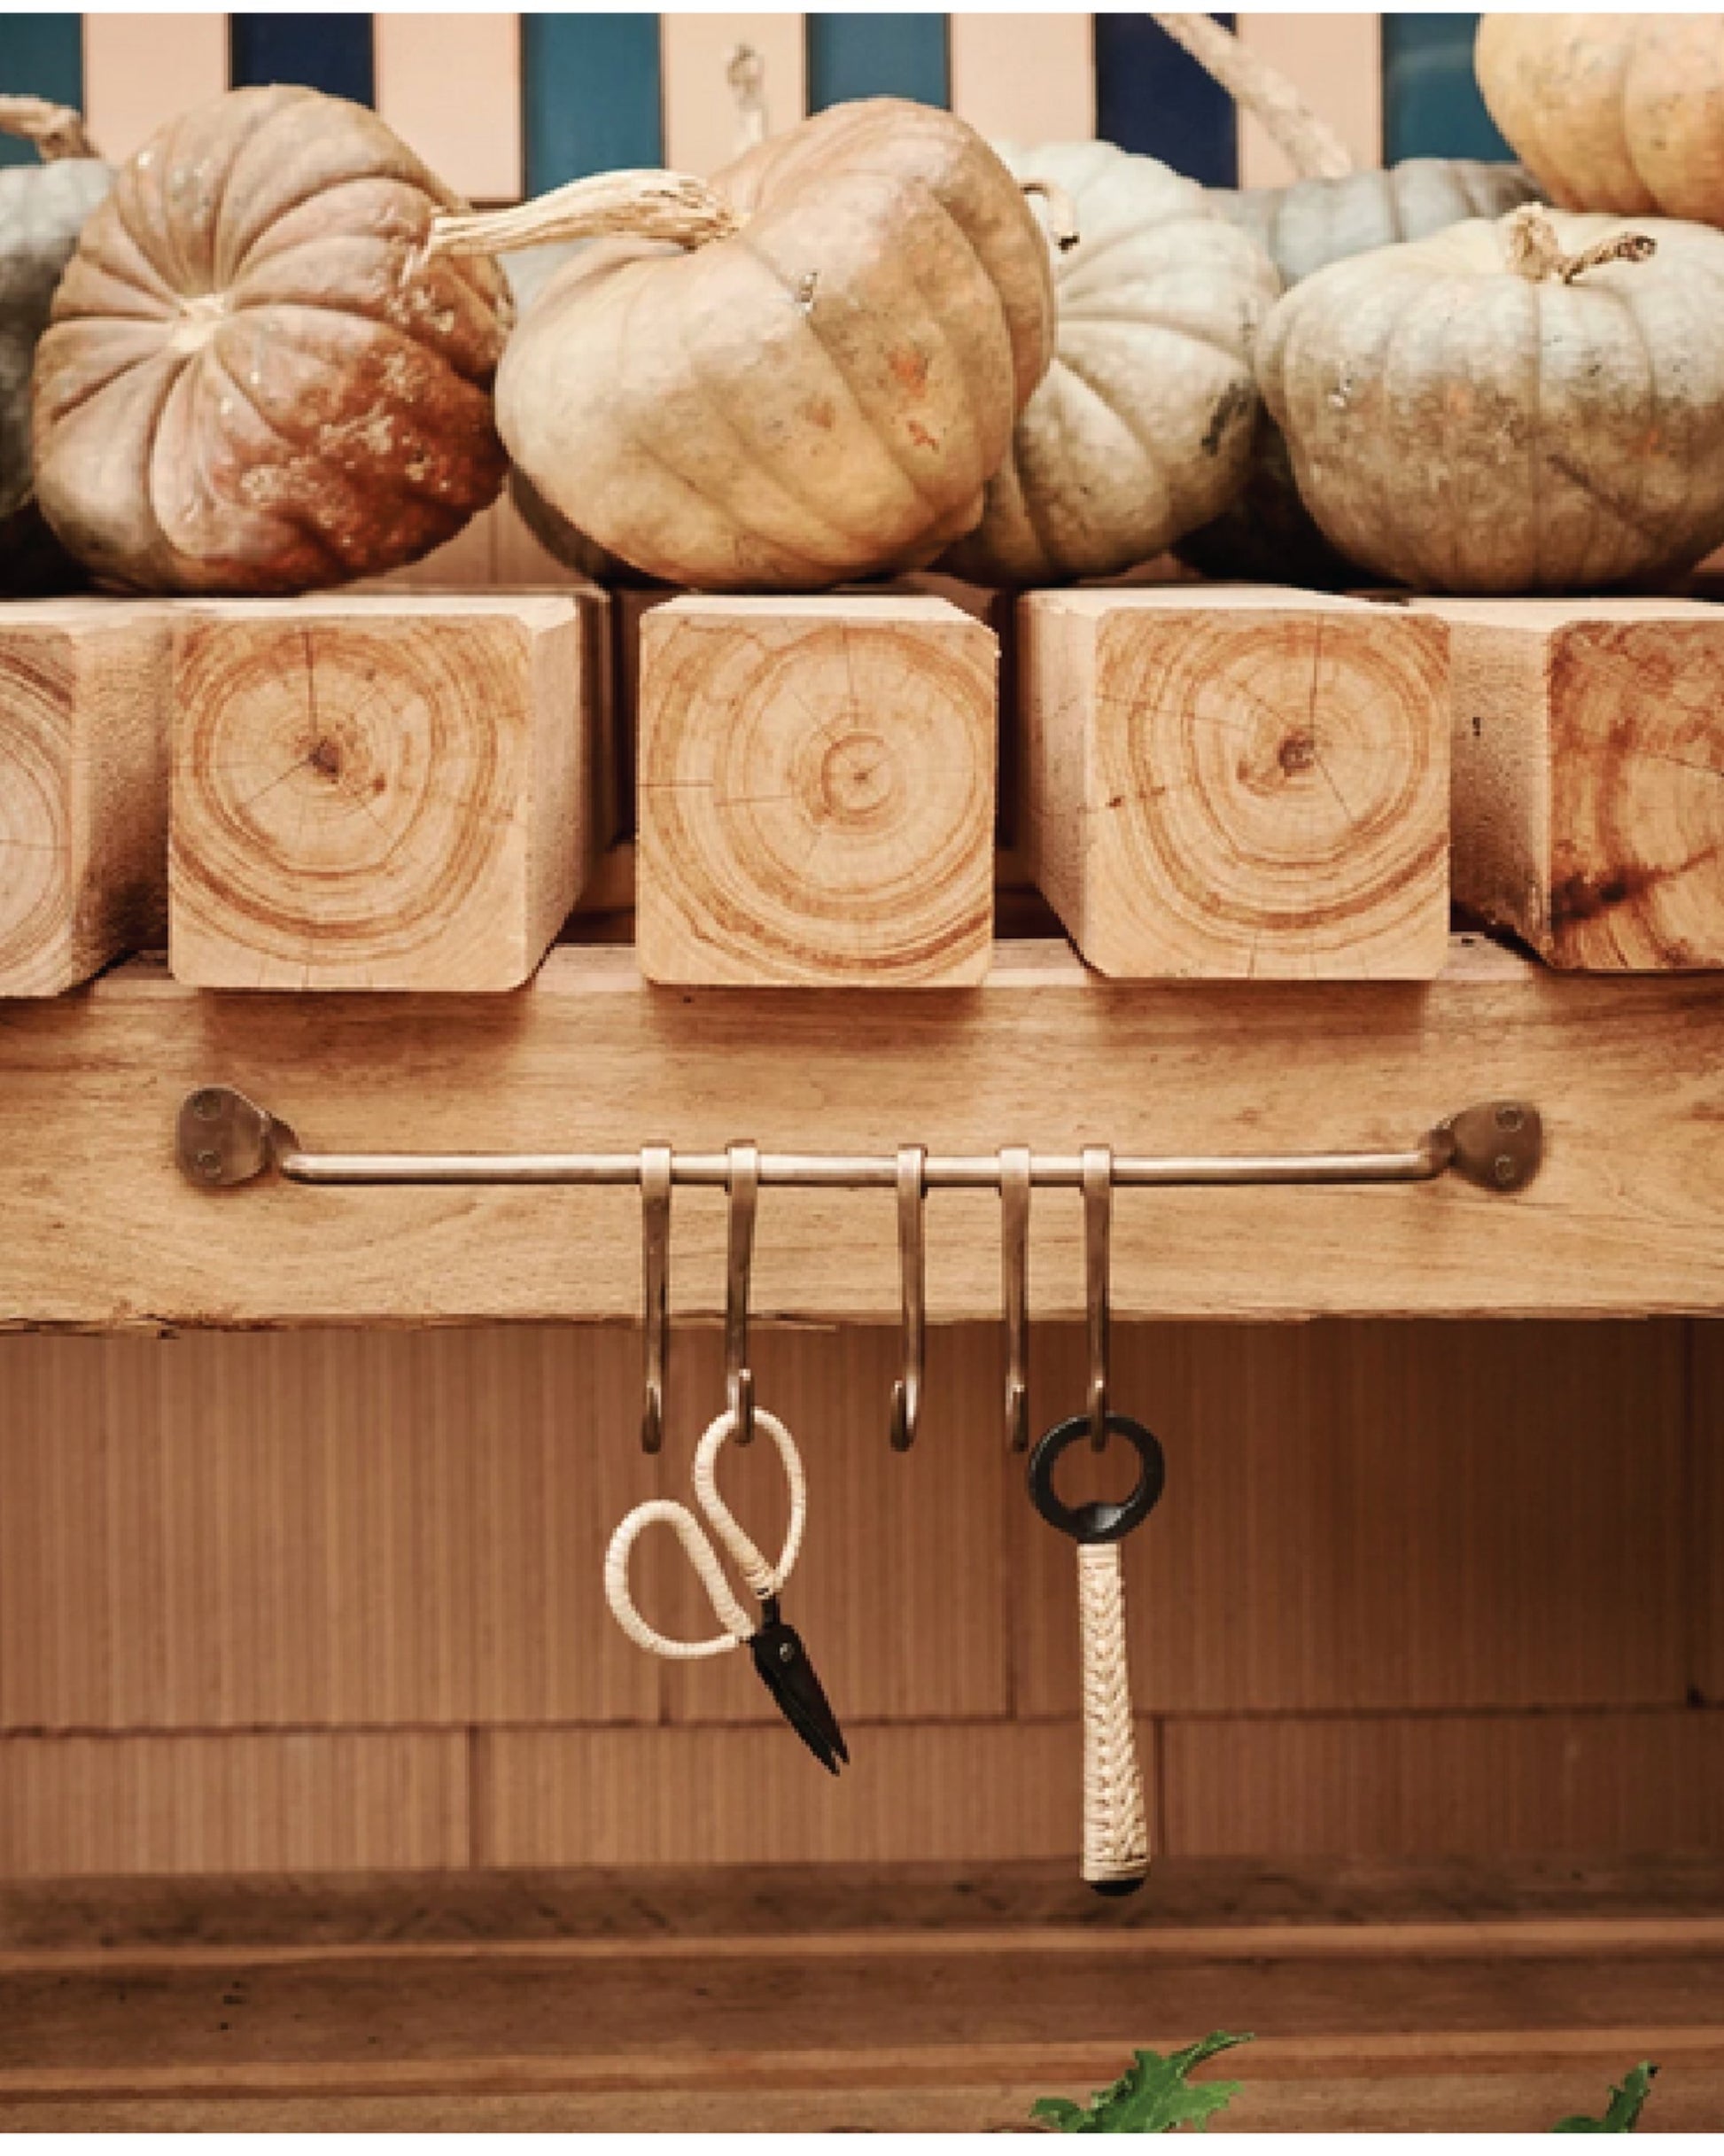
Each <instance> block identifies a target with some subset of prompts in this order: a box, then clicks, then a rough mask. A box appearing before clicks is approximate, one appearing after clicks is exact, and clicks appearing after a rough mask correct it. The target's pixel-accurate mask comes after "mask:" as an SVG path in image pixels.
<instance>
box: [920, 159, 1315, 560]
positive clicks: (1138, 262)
mask: <svg viewBox="0 0 1724 2156" xmlns="http://www.w3.org/2000/svg"><path fill="white" fill-rule="evenodd" d="M999 154H1000V156H1001V157H1002V158H1003V159H1004V160H1005V161H1006V164H1007V165H1008V166H1009V167H1010V168H1011V170H1012V171H1013V173H1014V174H1015V175H1017V177H1018V178H1019V179H1020V180H1021V181H1023V182H1026V183H1029V182H1033V181H1037V180H1041V181H1045V182H1049V183H1052V184H1053V185H1054V186H1055V187H1057V188H1058V189H1059V190H1060V191H1063V193H1064V194H1065V195H1066V196H1067V197H1068V198H1069V201H1070V206H1071V211H1072V217H1073V222H1074V223H1075V225H1076V231H1077V235H1078V237H1077V241H1076V245H1073V246H1072V247H1070V248H1069V249H1068V250H1067V251H1065V252H1064V253H1060V254H1059V255H1058V256H1057V257H1056V259H1055V262H1054V271H1053V276H1054V300H1055V305H1056V307H1057V313H1058V319H1057V323H1056V327H1055V335H1054V357H1053V363H1052V367H1050V369H1049V370H1048V372H1047V374H1046V376H1045V377H1044V379H1043V381H1042V384H1041V385H1040V387H1039V388H1037V391H1036V393H1035V394H1034V395H1033V396H1032V397H1031V398H1030V400H1029V403H1028V405H1026V406H1025V408H1024V409H1023V411H1022V413H1021V415H1020V416H1019V419H1018V424H1017V427H1016V430H1015V432H1014V433H1013V439H1012V451H1011V455H1010V456H1009V457H1008V458H1007V460H1006V464H1005V466H1004V467H1003V469H1002V470H1001V471H999V472H998V474H997V475H996V477H995V478H994V479H992V480H991V481H990V484H989V486H988V491H987V506H986V508H985V510H984V511H983V513H982V522H981V524H980V525H978V526H977V528H976V529H975V531H974V532H972V533H969V534H968V535H967V537H966V538H964V539H962V540H960V541H959V542H958V544H957V545H956V546H955V547H953V548H952V549H951V551H950V552H949V553H948V555H947V557H946V561H945V566H947V567H949V568H951V570H953V571H954V572H956V573H957V574H959V575H960V576H966V577H971V578H974V579H975V580H977V581H978V582H982V583H999V584H1046V583H1053V582H1058V581H1060V580H1063V579H1066V578H1070V577H1082V576H1112V575H1114V574H1116V573H1117V572H1120V571H1121V570H1123V569H1129V568H1131V567H1132V566H1133V565H1134V564H1137V563H1138V562H1142V561H1145V560H1147V559H1148V558H1149V557H1151V556H1152V555H1155V554H1159V553H1161V551H1162V550H1163V549H1165V548H1167V547H1169V546H1170V545H1171V544H1172V543H1173V541H1175V540H1176V539H1177V538H1179V537H1180V535H1181V534H1182V533H1185V532H1189V531H1191V530H1192V529H1193V528H1194V527H1195V526H1197V525H1200V524H1204V523H1207V522H1208V519H1209V518H1212V517H1214V516H1215V515H1216V514H1217V513H1218V512H1219V511H1220V510H1222V509H1223V508H1225V506H1226V504H1227V502H1229V501H1230V499H1231V497H1232V495H1233V494H1235V493H1236V492H1237V491H1238V489H1239V486H1241V485H1242V484H1243V482H1244V479H1245V475H1246V467H1247V464H1248V463H1249V459H1250V454H1251V440H1252V432H1253V428H1254V424H1255V422H1256V417H1257V412H1258V397H1257V391H1256V387H1255V385H1254V378H1253V374H1252V357H1251V355H1252V344H1253V340H1254V337H1255V335H1256V331H1257V328H1258V325H1259V324H1260V323H1261V322H1262V319H1263V317H1264V315H1265V314H1266V313H1267V312H1268V310H1269V308H1270V305H1271V304H1272V303H1273V301H1274V300H1275V297H1276V295H1277V292H1279V290H1280V279H1279V277H1278V276H1277V274H1276V271H1275V269H1274V268H1273V266H1272V265H1271V263H1270V260H1269V257H1268V256H1267V255H1266V254H1265V253H1264V252H1263V250H1262V248H1261V247H1260V246H1259V245H1257V244H1256V242H1255V241H1254V240H1253V239H1252V238H1250V237H1249V236H1248V235H1247V234H1246V233H1244V232H1242V231H1240V230H1237V229H1236V228H1235V227H1234V226H1232V225H1231V224H1230V223H1229V222H1227V221H1226V220H1225V219H1223V217H1221V216H1220V215H1219V214H1217V212H1216V210H1215V207H1214V206H1212V205H1211V203H1210V202H1209V200H1208V198H1207V196H1206V195H1205V193H1204V191H1203V190H1202V189H1201V188H1200V187H1199V186H1198V185H1197V183H1195V182H1194V181H1192V180H1186V179H1182V178H1181V177H1180V175H1178V174H1177V173H1175V172H1170V171H1169V169H1168V167H1166V166H1165V165H1162V164H1159V163H1157V161H1156V160H1154V159H1153V158H1148V157H1134V156H1131V155H1130V154H1129V153H1128V152H1125V151H1123V150H1116V149H1115V148H1114V146H1113V145H1112V144H1109V143H1093V142H1091V143H1060V144H1051V145H1049V146H1047V147H1044V148H1042V149H1037V150H1020V149H1015V148H1011V147H1006V148H1002V149H1001V150H1000V152H999Z"/></svg>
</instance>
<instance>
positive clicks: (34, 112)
mask: <svg viewBox="0 0 1724 2156" xmlns="http://www.w3.org/2000/svg"><path fill="white" fill-rule="evenodd" d="M0 132H4V133H5V134H8V135H18V136H22V137H23V138H24V139H25V140H26V141H27V142H33V143H34V144H35V146H36V148H37V150H38V152H40V153H41V156H42V160H43V161H42V163H41V164H39V165H9V166H6V167H4V169H0V594H4V595H6V596H8V597H11V598H17V597H19V596H21V595H26V594H28V593H36V592H44V591H60V590H66V589H68V588H72V587H74V586H75V585H76V584H77V583H78V582H79V581H80V580H81V575H80V572H79V569H78V566H77V564H76V563H74V561H73V559H72V557H70V556H69V555H68V554H67V553H66V549H64V548H63V547H62V546H61V545H60V543H59V541H58V540H57V539H56V538H55V537H54V535H53V533H52V532H51V531H50V529H49V528H48V525H46V524H45V523H44V522H43V517H42V512H41V510H39V509H38V508H37V507H36V499H35V474H34V471H33V470H32V467H31V463H30V369H31V366H32V364H33V363H34V362H35V349H36V342H37V339H39V338H40V337H41V335H42V333H43V330H45V329H46V328H47V326H48V309H49V307H50V304H51V303H52V300H53V297H54V287H55V286H56V285H57V284H58V283H59V281H60V273H61V272H62V271H63V270H64V269H65V268H66V263H67V261H69V260H70V259H71V255H72V250H73V249H74V247H75V246H76V245H77V244H78V235H79V233H80V232H81V231H82V229H83V224H84V220H85V219H86V218H87V217H88V216H89V214H90V212H91V211H92V210H93V209H94V208H95V207H96V205H97V203H98V202H99V201H100V200H101V199H102V198H103V196H104V195H105V194H106V192H107V191H108V187H109V183H110V182H111V180H112V178H113V175H112V174H111V173H110V172H109V170H108V167H106V166H105V164H104V163H103V162H102V161H101V160H100V159H99V158H98V157H97V155H96V153H95V152H94V151H93V150H92V149H91V148H90V146H89V141H88V140H87V138H86V136H85V135H84V131H83V123H82V121H81V120H80V119H79V117H78V115H77V113H74V112H69V111H68V110H67V109H66V107H65V106H64V105H49V104H47V103H46V102H45V101H44V100H43V99H42V98H40V97H0Z"/></svg>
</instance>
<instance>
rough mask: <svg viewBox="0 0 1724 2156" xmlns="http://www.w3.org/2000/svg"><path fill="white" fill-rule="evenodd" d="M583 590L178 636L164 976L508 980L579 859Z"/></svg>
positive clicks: (448, 982) (581, 871)
mask: <svg viewBox="0 0 1724 2156" xmlns="http://www.w3.org/2000/svg"><path fill="white" fill-rule="evenodd" d="M602 604H603V601H602V596H601V595H597V594H587V593H581V592H571V593H570V594H568V595H562V594H546V595H530V596H529V595H521V596H507V597H505V596H501V595H462V596H460V597H455V596H453V595H450V596H438V595H430V594H423V595H421V594H411V595H409V594H399V595H395V594H392V595H386V596H385V595H371V596H364V597H355V596H346V597H338V598H320V599H317V600H315V601H307V600H295V601H290V602H281V601H276V602H268V601H262V602H256V603H238V602H234V603H225V604H221V605H214V606H210V607H207V608H199V609H198V611H197V612H196V613H195V614H191V615H189V616H182V617H181V619H180V620H179V623H178V626H177V628H176V630H175V640H174V664H173V673H174V697H175V721H174V756H173V792H172V806H173V823H172V837H171V844H170V852H169V924H168V951H169V962H170V964H171V966H172V969H173V970H174V972H175V975H176V976H177V977H179V978H180V979H182V980H184V981H189V982H191V983H193V984H195V985H198V986H200V987H208V988H299V989H337V988H379V989H420V990H486V989H507V988H513V987H516V986H518V985H520V984H521V983H522V982H523V981H524V980H525V979H526V978H527V977H528V976H529V975H530V974H531V973H532V970H533V969H534V967H535V966H537V964H538V963H539V961H540V959H541V958H542V957H543V955H544V953H545V952H546V950H547V947H548V946H549V945H550V944H551V942H552V941H553V940H554V938H555V936H556V933H557V930H559V929H560V928H561V927H562V925H563V922H564V920H565V919H566V918H567V916H568V915H569V912H570V910H571V907H572V906H573V904H574V901H575V899H576V898H577V897H578V895H579V889H580V885H581V883H582V881H583V879H584V877H585V876H586V871H587V868H588V867H589V866H590V862H591V859H592V855H593V852H594V844H595V840H596V834H595V829H594V817H593V813H592V799H591V797H592V790H593V782H594V746H593V743H594V729H595V726H596V722H597V721H596V704H597V700H598V695H599V689H600V684H599V683H598V682H597V681H595V680H594V667H593V665H592V663H591V649H592V644H593V639H592V638H591V636H590V635H589V634H587V633H586V625H585V622H584V619H583V612H584V610H585V609H586V608H588V607H590V606H594V605H598V606H602Z"/></svg>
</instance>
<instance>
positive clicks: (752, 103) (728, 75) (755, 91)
mask: <svg viewBox="0 0 1724 2156" xmlns="http://www.w3.org/2000/svg"><path fill="white" fill-rule="evenodd" d="M725 80H726V82H728V83H729V84H730V94H731V96H732V97H734V98H735V100H736V154H737V156H738V157H741V156H742V155H743V154H744V152H747V151H749V150H752V149H753V148H754V147H755V145H756V144H757V143H764V142H765V139H766V134H767V117H766V63H765V60H764V59H762V58H761V57H760V55H759V53H758V52H757V51H755V49H754V47H753V46H752V45H734V46H733V47H732V48H731V55H730V58H729V60H728V61H727V62H726V66H725Z"/></svg>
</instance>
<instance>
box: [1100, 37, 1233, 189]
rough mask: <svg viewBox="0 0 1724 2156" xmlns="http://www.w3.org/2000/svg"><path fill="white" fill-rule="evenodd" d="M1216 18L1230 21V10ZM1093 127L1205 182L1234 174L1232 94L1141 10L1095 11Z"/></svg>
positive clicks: (1226, 181) (1228, 182) (1227, 180)
mask: <svg viewBox="0 0 1724 2156" xmlns="http://www.w3.org/2000/svg"><path fill="white" fill-rule="evenodd" d="M1215 19H1216V21H1217V22H1223V23H1225V24H1227V25H1228V26H1229V27H1230V28H1231V25H1232V21H1233V18H1232V17H1231V15H1218V16H1217V17H1216V18H1215ZM1095 40H1096V111H1097V122H1096V131H1097V133H1098V134H1099V135H1100V136H1101V137H1102V139H1103V140H1104V141H1106V142H1110V143H1117V144H1119V145H1120V147H1121V149H1122V150H1135V151H1137V152H1139V153H1140V154H1142V155H1145V156H1148V157H1159V158H1160V159H1161V162H1162V163H1163V164H1164V165H1171V166H1172V167H1173V168H1174V170H1175V171H1176V172H1183V173H1186V174H1189V175H1190V176H1191V177H1192V179H1193V180H1200V181H1202V183H1203V184H1204V185H1205V186H1206V187H1231V186H1233V185H1234V184H1235V183H1236V181H1237V179H1238V175H1239V157H1238V151H1237V147H1236V144H1237V137H1238V129H1237V125H1236V122H1235V118H1234V113H1233V100H1232V99H1231V97H1229V96H1228V94H1227V92H1226V91H1225V90H1223V89H1222V88H1221V87H1220V85H1219V84H1218V83H1216V82H1212V81H1211V79H1210V78H1209V76H1208V74H1205V73H1204V71H1203V69H1202V68H1201V67H1200V66H1199V65H1198V64H1197V62H1196V61H1195V60H1194V59H1193V58H1192V57H1191V55H1190V53H1188V52H1186V51H1184V50H1183V48H1182V47H1180V46H1178V45H1177V44H1175V43H1174V42H1173V40H1172V38H1170V37H1169V35H1168V34H1167V32H1166V31H1165V30H1163V29H1162V28H1161V25H1160V24H1159V23H1156V22H1153V21H1152V20H1151V19H1150V18H1149V16H1147V15H1137V14H1133V15H1098V16H1096V18H1095Z"/></svg>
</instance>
